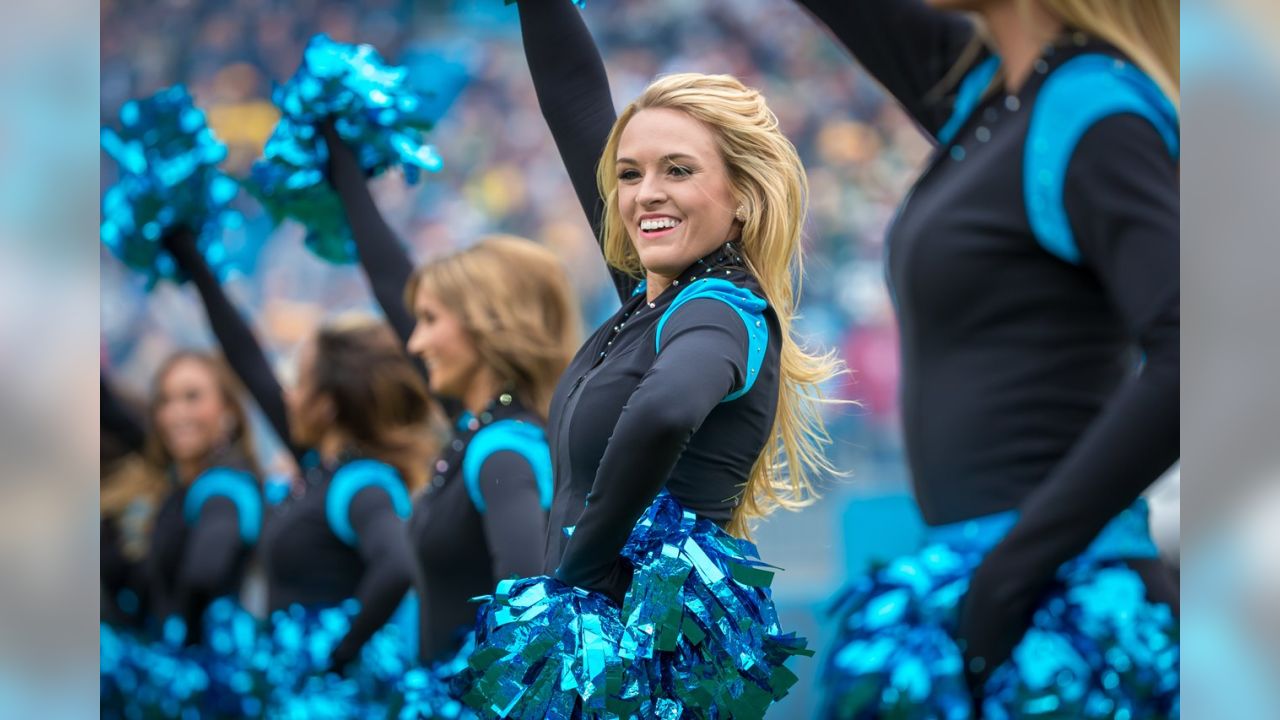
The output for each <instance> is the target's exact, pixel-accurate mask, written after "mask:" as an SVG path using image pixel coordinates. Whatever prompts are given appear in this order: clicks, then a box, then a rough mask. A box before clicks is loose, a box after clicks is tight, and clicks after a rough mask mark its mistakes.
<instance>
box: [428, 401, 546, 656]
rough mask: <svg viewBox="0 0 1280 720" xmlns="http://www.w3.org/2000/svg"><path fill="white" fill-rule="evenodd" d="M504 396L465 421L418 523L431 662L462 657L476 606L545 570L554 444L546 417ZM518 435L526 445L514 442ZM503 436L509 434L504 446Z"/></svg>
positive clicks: (439, 464)
mask: <svg viewBox="0 0 1280 720" xmlns="http://www.w3.org/2000/svg"><path fill="white" fill-rule="evenodd" d="M503 397H504V398H505V399H508V400H509V402H508V403H507V404H505V405H504V404H503V403H502V402H501V401H500V400H495V401H494V403H493V404H492V405H490V407H489V408H488V409H487V410H485V411H484V412H482V413H481V414H480V416H479V417H472V416H471V415H470V414H464V415H463V416H462V417H460V418H459V419H458V421H457V427H456V430H455V434H454V437H453V439H452V440H451V441H450V443H449V445H448V447H447V448H446V449H445V451H444V452H443V453H441V455H440V457H439V458H438V459H437V460H436V463H435V465H434V466H433V468H432V469H433V470H434V472H435V474H434V475H433V476H432V478H431V482H430V483H428V485H427V487H426V489H425V490H424V491H423V492H422V494H421V495H419V496H418V499H417V501H416V502H415V503H414V506H413V515H412V516H411V517H410V519H409V537H410V540H411V541H412V544H413V551H414V556H415V558H416V559H417V562H418V569H419V571H420V572H421V577H422V603H423V613H422V618H421V621H422V626H421V637H420V642H421V649H420V654H421V657H422V659H423V661H424V662H428V663H430V662H434V661H438V660H443V659H446V658H447V657H448V656H449V655H450V654H452V653H454V652H456V651H457V649H458V645H459V644H460V642H461V640H462V638H463V637H464V636H465V634H466V632H467V631H468V630H470V629H471V628H472V627H473V626H474V625H475V619H476V605H475V603H474V602H472V598H475V597H477V596H479V595H486V594H488V593H491V592H493V589H494V586H495V585H496V584H497V582H498V581H499V580H502V579H505V578H509V577H512V576H520V577H527V576H529V575H536V574H537V572H538V569H539V568H540V567H541V563H542V543H543V538H544V537H545V536H546V528H547V513H546V510H544V509H543V508H544V507H546V506H547V505H548V504H549V502H550V499H551V477H550V476H551V463H550V457H549V455H548V453H547V449H546V438H545V435H544V430H543V427H542V421H541V419H539V418H538V417H537V416H536V415H534V414H533V413H531V412H529V411H527V410H525V409H524V408H522V407H521V406H520V404H519V402H518V401H516V400H515V399H514V398H512V397H511V396H510V395H504V396H503ZM513 432H514V433H521V434H522V435H521V437H523V438H524V439H523V441H521V440H520V439H517V440H516V442H510V441H511V439H512V438H513V437H514V436H513V435H512V433H513ZM493 433H496V434H497V435H498V436H501V437H499V438H498V444H497V445H496V446H495V444H494V443H493V442H491V441H490V440H491V439H492V438H493V437H494V435H493ZM478 438H479V440H478ZM504 439H505V440H506V442H504ZM535 466H536V467H535ZM539 476H541V477H539ZM540 483H541V484H540Z"/></svg>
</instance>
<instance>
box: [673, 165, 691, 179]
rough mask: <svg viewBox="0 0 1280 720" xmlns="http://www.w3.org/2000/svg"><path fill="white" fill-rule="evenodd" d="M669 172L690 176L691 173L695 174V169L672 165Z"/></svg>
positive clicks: (678, 175)
mask: <svg viewBox="0 0 1280 720" xmlns="http://www.w3.org/2000/svg"><path fill="white" fill-rule="evenodd" d="M668 172H670V173H671V174H672V175H675V176H676V177H689V176H690V175H692V174H693V171H692V170H690V169H689V168H687V167H681V166H679V165H672V166H671V169H670V170H668Z"/></svg>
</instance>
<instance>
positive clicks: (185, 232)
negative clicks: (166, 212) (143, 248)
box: [160, 223, 196, 265]
mask: <svg viewBox="0 0 1280 720" xmlns="http://www.w3.org/2000/svg"><path fill="white" fill-rule="evenodd" d="M160 247H163V248H164V249H165V250H168V251H169V254H170V255H172V256H173V258H174V259H175V260H177V261H178V264H179V265H185V264H186V263H187V261H188V260H189V259H190V258H191V257H192V255H191V254H192V253H195V252H196V234H195V232H194V231H192V229H191V228H190V227H189V226H188V225H187V224H186V223H179V224H177V225H174V226H173V227H171V228H169V229H168V230H167V231H165V233H164V235H161V236H160Z"/></svg>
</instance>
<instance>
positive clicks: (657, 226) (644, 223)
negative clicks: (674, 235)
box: [640, 218, 680, 230]
mask: <svg viewBox="0 0 1280 720" xmlns="http://www.w3.org/2000/svg"><path fill="white" fill-rule="evenodd" d="M679 224H680V221H679V220H677V219H675V218H650V219H647V220H641V221H640V229H641V230H662V229H665V228H673V227H675V226H677V225H679Z"/></svg>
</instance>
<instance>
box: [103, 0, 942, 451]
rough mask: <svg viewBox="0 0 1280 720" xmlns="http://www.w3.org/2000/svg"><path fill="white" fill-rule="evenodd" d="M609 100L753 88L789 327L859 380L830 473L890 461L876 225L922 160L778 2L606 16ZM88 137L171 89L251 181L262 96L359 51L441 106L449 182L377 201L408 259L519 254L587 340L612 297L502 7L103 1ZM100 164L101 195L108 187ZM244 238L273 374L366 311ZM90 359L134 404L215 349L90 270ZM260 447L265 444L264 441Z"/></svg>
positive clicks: (124, 275)
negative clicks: (779, 178) (702, 82)
mask: <svg viewBox="0 0 1280 720" xmlns="http://www.w3.org/2000/svg"><path fill="white" fill-rule="evenodd" d="M586 16H587V19H588V23H589V24H590V26H591V28H592V30H593V32H594V34H595V37H596V38H597V41H598V42H599V44H600V46H601V49H602V51H603V53H604V56H605V60H606V65H607V67H608V70H609V73H610V78H611V81H612V87H613V95H614V99H615V102H617V103H619V104H622V103H625V102H627V101H628V100H630V99H631V98H634V97H635V96H636V95H637V94H638V93H639V91H640V90H641V89H642V88H643V87H644V86H645V84H647V83H648V81H649V80H651V79H652V78H653V77H654V76H655V75H657V74H660V73H669V72H676V71H685V70H698V71H702V72H726V73H731V74H734V75H737V76H739V77H741V78H743V79H744V80H745V81H746V82H747V83H748V84H751V85H754V86H756V87H759V88H760V89H761V90H763V92H764V93H765V95H766V97H767V98H768V99H769V101H770V104H771V106H772V107H773V109H774V110H775V112H776V113H777V114H778V116H779V119H780V121H781V123H782V126H783V128H784V130H785V131H786V133H787V135H788V136H789V137H790V138H791V139H792V140H793V141H794V142H795V144H796V145H797V147H798V148H799V150H800V154H801V156H802V158H804V160H805V164H806V166H807V167H808V170H809V180H810V183H811V185H812V199H811V206H812V207H811V212H810V216H809V217H810V220H809V224H808V227H807V231H806V234H807V238H808V258H807V262H808V265H807V272H806V275H805V285H804V297H803V312H804V320H803V324H802V330H803V331H804V332H805V333H806V334H808V335H809V336H811V337H812V339H813V341H814V342H815V343H818V344H821V345H823V346H827V347H833V348H836V349H837V350H838V351H839V352H840V354H841V355H842V356H843V357H844V358H845V359H846V360H847V361H848V363H849V365H850V367H851V368H853V370H854V374H853V375H852V377H851V379H850V381H848V382H846V383H844V384H842V385H841V386H839V387H834V388H832V393H833V394H836V395H838V396H841V397H846V398H854V399H858V400H860V401H861V402H862V404H863V407H862V408H861V409H859V410H855V411H854V412H842V413H839V414H838V415H835V416H833V421H834V424H833V430H834V431H835V434H836V435H837V436H838V437H839V438H840V439H841V449H840V450H838V452H839V453H840V454H841V457H840V458H839V459H840V460H841V461H842V464H844V465H846V466H848V465H857V464H859V463H858V462H857V461H858V460H859V459H861V457H862V456H865V455H872V456H874V457H877V458H880V459H887V458H891V457H893V456H896V454H897V453H896V448H897V443H898V440H897V434H896V430H895V429H894V428H895V418H896V410H895V407H894V403H895V388H896V366H897V360H896V357H895V355H894V353H895V352H896V351H895V339H894V335H893V332H894V331H893V329H892V318H891V314H890V307H889V302H888V298H887V296H886V294H885V291H884V283H883V279H882V270H881V265H880V255H881V241H882V238H883V231H884V228H885V226H886V224H887V223H888V222H889V220H890V219H891V217H892V214H893V212H894V208H895V207H896V205H897V203H898V202H899V201H900V200H901V198H902V196H903V194H904V193H905V191H906V189H907V187H908V186H909V183H910V181H911V179H912V178H913V177H914V175H915V173H916V171H917V168H918V167H919V165H920V164H921V162H922V161H923V159H924V157H925V154H926V152H927V150H928V146H927V145H926V143H925V142H924V141H923V140H922V138H921V137H920V136H919V134H918V133H917V132H916V131H915V129H914V128H913V126H912V125H911V123H910V122H909V121H908V120H907V119H906V118H905V116H904V115H903V114H902V113H901V112H900V111H899V110H898V109H897V107H896V106H895V105H894V104H893V103H891V102H888V101H887V100H886V98H885V96H884V95H883V94H882V93H881V91H880V90H879V88H878V87H877V86H876V85H875V84H874V83H872V82H871V81H870V80H869V79H868V78H867V77H866V76H865V75H864V74H863V73H862V72H861V71H860V70H859V69H857V67H856V66H855V65H854V64H853V63H852V61H851V60H850V59H849V58H848V56H847V55H846V54H844V53H843V51H842V50H841V49H839V48H838V47H837V46H836V45H835V44H834V43H833V42H832V41H830V40H829V39H828V37H827V36H826V34H825V33H824V32H823V31H822V30H821V29H820V28H819V27H818V26H817V25H816V24H815V23H814V22H813V21H812V20H811V19H810V18H809V17H808V16H807V15H805V14H804V13H803V12H802V11H801V10H800V9H798V7H796V6H795V5H794V4H792V3H789V2H785V1H784V0H711V1H710V2H697V3H693V2H687V1H685V0H665V1H664V0H656V1H655V0H600V2H594V3H591V4H590V5H589V7H588V9H587V11H586ZM102 27H103V30H102V49H101V54H102V94H101V108H102V121H103V124H104V125H114V124H115V123H116V120H115V118H116V115H117V113H118V111H119V108H120V106H121V105H122V103H124V102H125V101H126V100H128V99H130V98H137V97H144V96H147V95H150V94H152V93H154V92H155V91H157V90H159V89H161V88H164V87H167V86H169V85H172V84H174V83H185V84H186V85H187V86H188V87H189V88H190V90H191V92H192V95H193V96H194V98H195V100H196V103H197V105H198V106H199V107H201V108H203V109H204V110H205V111H206V113H207V114H208V119H209V123H210V125H211V127H212V128H213V130H214V132H215V133H216V134H217V135H218V137H219V138H220V139H222V140H224V141H225V142H227V143H228V145H229V146H230V157H229V158H228V160H227V162H226V165H225V168H226V170H227V171H228V172H229V173H231V174H232V175H236V176H241V177H243V176H245V175H246V174H247V172H248V168H249V165H250V163H251V162H252V161H253V159H254V158H256V157H257V156H258V155H259V154H260V153H261V148H262V144H263V142H264V140H265V139H266V137H267V135H268V134H269V133H270V131H271V128H272V127H273V125H274V123H275V119H276V111H275V109H274V107H273V106H272V105H271V102H270V94H271V89H272V87H273V84H274V83H279V82H283V81H284V80H286V79H287V78H288V77H289V76H290V75H291V74H292V73H293V72H294V70H295V69H296V68H297V66H298V63H299V60H300V58H301V54H302V50H303V48H304V46H305V44H306V42H307V40H308V39H309V38H310V37H311V36H312V35H314V34H316V33H326V34H327V35H329V36H330V37H331V38H333V39H335V40H339V41H344V42H360V43H369V44H371V45H373V46H374V47H376V48H377V49H378V50H379V52H381V53H382V54H383V56H384V57H385V58H386V59H387V60H389V61H391V62H392V63H396V64H400V65H403V66H404V67H406V68H408V69H409V71H410V73H411V77H412V78H413V82H414V83H416V84H418V85H419V86H421V87H422V88H423V89H425V90H427V91H429V92H432V93H435V94H436V96H435V99H434V100H435V103H434V104H435V107H436V110H437V112H439V113H440V121H439V124H438V125H437V127H436V128H435V129H434V131H433V132H432V133H431V135H430V137H431V139H432V141H433V142H434V143H435V144H436V146H437V148H438V150H439V152H440V154H441V155H442V156H443V157H444V161H445V169H444V171H443V172H441V173H439V174H436V175H431V176H427V177H425V178H424V179H423V180H422V181H420V182H419V183H418V184H417V185H415V186H409V185H407V184H406V183H405V182H404V180H403V177H402V176H400V175H399V174H398V173H392V174H390V175H389V176H387V177H385V178H381V179H379V180H378V181H376V183H375V195H376V197H377V199H378V201H379V204H380V206H381V207H382V208H383V211H384V213H385V215H386V216H387V218H388V220H389V222H390V223H391V225H392V226H393V228H395V229H396V230H397V231H399V233H400V234H401V237H402V238H403V239H404V241H405V242H406V243H407V244H408V246H409V247H410V248H411V252H412V254H413V255H414V256H415V257H416V258H418V259H423V258H427V257H430V256H431V255H433V254H436V253H442V252H447V251H449V250H451V249H454V248H458V247H463V246H466V245H468V244H470V243H472V242H474V241H475V240H476V239H478V238H479V237H481V236H482V235H484V234H486V233H491V232H506V233H514V234H518V235H523V236H526V237H530V238H533V239H535V240H538V241H540V242H543V243H545V244H547V245H550V246H551V247H553V248H555V249H556V250H557V251H558V252H559V254H560V255H561V257H563V258H564V260H565V262H566V264H567V265H568V266H569V269H570V272H571V275H572V277H573V278H574V280H575V283H576V285H577V290H578V292H579V296H580V298H581V301H582V304H583V309H584V315H585V317H586V318H587V323H588V325H589V326H591V327H594V325H595V324H596V323H597V322H599V321H600V320H602V319H603V318H605V317H607V316H608V315H609V314H610V313H611V312H612V310H613V309H614V308H615V307H616V300H615V299H614V298H613V297H612V291H611V289H610V288H609V287H608V285H607V282H606V275H605V272H604V266H603V262H602V261H601V259H600V256H599V254H598V252H597V251H596V250H595V247H594V244H593V239H592V237H591V235H590V231H589V229H588V227H587V224H586V222H585V220H584V218H583V215H582V212H581V210H580V209H579V208H578V206H577V203H576V201H575V199H574V195H573V193H572V192H571V189H570V186H569V183H568V178H567V175H566V174H565V172H564V169H563V166H562V165H561V163H560V159H559V156H558V155H557V153H556V150H555V147H554V145H553V143H552V142H551V138H550V134H549V132H548V131H547V129H546V127H545V124H544V123H543V121H542V118H541V115H540V114H539V111H538V107H537V103H536V99H535V98H534V95H533V89H532V84H531V82H530V80H529V74H528V70H527V68H526V67H525V61H524V55H523V51H522V48H521V43H520V38H519V27H518V24H517V17H516V12H515V9H514V8H513V7H507V6H504V4H503V3H502V2H500V1H499V0H428V1H423V0H416V1H415V0H370V1H365V2H348V1H346V0H301V1H300V2H292V1H290V2H281V1H278V0H266V1H260V0H214V1H205V0H159V1H147V2H136V1H135V2H130V1H129V0H110V1H109V2H104V3H103V5H102ZM113 165H114V163H111V162H103V163H102V169H101V180H102V183H103V186H104V187H106V186H108V185H109V184H110V183H111V182H112V181H113V180H114V173H115V168H114V167H113ZM240 209H241V210H242V211H243V212H244V213H245V215H246V218H247V219H248V222H247V223H246V226H245V228H244V230H243V231H240V232H235V233H232V234H229V235H228V236H227V237H226V238H225V241H226V243H227V245H228V247H229V249H230V250H231V251H232V253H233V254H234V255H235V257H236V266H237V268H238V270H239V272H235V273H233V274H232V277H230V278H229V283H228V285H229V289H230V291H231V292H232V294H233V297H235V299H236V300H237V301H238V302H239V303H240V305H241V307H242V308H243V309H244V311H245V312H246V313H248V314H249V315H250V316H252V318H253V320H254V323H255V327H256V329H257V330H258V332H259V333H260V336H261V340H262V341H263V343H264V345H265V346H266V347H267V348H268V349H269V351H270V352H271V353H272V354H273V358H274V360H275V361H276V364H277V366H278V368H279V369H280V370H281V371H282V372H283V371H285V370H286V369H287V368H289V367H291V365H292V363H291V362H290V355H291V353H292V352H293V351H294V350H295V349H296V347H297V346H298V343H299V341H300V340H301V339H302V338H303V337H304V336H305V335H306V333H307V332H308V330H309V329H310V328H312V327H313V326H314V324H315V323H316V322H317V321H318V320H319V319H321V318H323V317H324V316H326V315H330V314H333V313H338V312H342V311H347V310H352V309H358V310H368V311H369V312H375V313H376V312H377V308H376V306H375V305H374V304H373V302H372V298H371V296H370V294H369V292H368V290H367V286H366V284H365V282H364V278H363V276H362V274H361V273H360V271H359V269H358V268H356V267H335V266H331V265H327V264H325V263H324V262H322V261H320V260H319V259H317V258H316V257H314V256H312V255H311V254H310V253H308V252H307V251H306V250H305V248H304V247H303V244H302V242H301V240H302V237H303V229H302V227H301V226H299V225H296V224H293V223H286V224H284V225H282V226H280V227H278V228H275V229H273V228H272V225H271V222H270V219H269V218H268V217H266V215H265V213H264V212H263V210H262V209H261V207H260V206H258V205H257V204H256V202H254V201H253V200H252V199H251V198H249V197H248V196H247V195H246V196H242V197H241V200H240ZM102 303H103V307H102V321H103V325H102V338H103V356H104V357H103V359H104V363H106V364H107V365H108V366H109V368H110V372H111V375H112V376H113V377H115V378H116V379H117V381H118V382H119V383H120V384H122V385H123V386H124V387H125V388H134V389H135V390H136V391H138V392H139V393H141V392H142V391H143V390H144V388H145V387H146V383H147V382H148V379H149V377H150V374H151V372H152V371H153V370H154V368H155V367H156V366H157V365H158V363H159V362H160V360H161V359H162V358H163V357H164V356H165V355H166V354H168V353H169V352H170V351H171V350H173V349H175V348H178V347H187V346H192V345H195V346H203V345H208V344H209V343H210V342H211V338H210V335H209V333H208V332H207V330H206V328H205V325H204V323H203V322H202V316H201V308H200V307H199V305H198V303H197V302H196V300H195V296H194V293H192V292H189V291H188V290H187V289H185V288H181V287H175V286H172V285H162V286H160V287H157V288H155V289H154V290H152V291H151V292H147V291H146V289H145V287H144V285H143V283H142V279H141V278H140V277H137V276H134V275H132V274H131V273H130V272H129V271H128V269H127V268H125V267H124V266H123V265H122V264H120V263H118V262H117V261H115V260H114V258H111V257H110V256H109V255H107V254H106V253H105V252H104V253H103V259H102ZM263 440H264V442H268V443H269V445H268V446H271V444H270V443H271V439H270V438H265V437H264V438H263Z"/></svg>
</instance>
